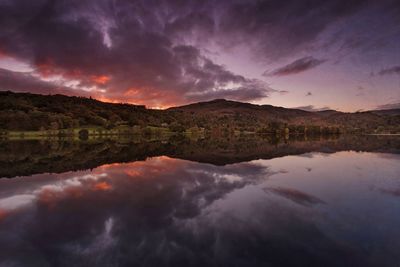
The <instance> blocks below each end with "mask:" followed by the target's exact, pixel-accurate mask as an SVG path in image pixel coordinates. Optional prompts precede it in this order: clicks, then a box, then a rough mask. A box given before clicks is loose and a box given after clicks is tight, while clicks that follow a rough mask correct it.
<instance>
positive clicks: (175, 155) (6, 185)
mask: <svg viewBox="0 0 400 267" xmlns="http://www.w3.org/2000/svg"><path fill="white" fill-rule="evenodd" d="M399 163H400V137H390V136H386V137H381V136H341V137H339V136H334V137H313V138H304V137H296V138H289V139H283V140H279V139H277V138H272V137H255V136H253V137H225V138H207V139H186V138H183V137H182V138H177V137H174V138H171V139H167V140H149V141H143V140H140V141H137V140H130V139H123V140H87V141H68V140H62V141H56V140H47V141H46V140H41V141H6V140H3V141H1V142H0V177H2V178H1V179H0V248H1V249H0V266H41V267H42V266H399V263H400V254H399V251H400V164H399Z"/></svg>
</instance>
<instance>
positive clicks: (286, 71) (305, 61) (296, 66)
mask: <svg viewBox="0 0 400 267" xmlns="http://www.w3.org/2000/svg"><path fill="white" fill-rule="evenodd" d="M325 61H326V60H321V59H315V58H313V57H303V58H300V59H297V60H295V61H293V62H292V63H290V64H288V65H286V66H283V67H281V68H278V69H276V70H273V71H271V72H264V73H263V75H264V76H286V75H292V74H297V73H300V72H304V71H307V70H310V69H313V68H315V67H317V66H318V65H321V64H322V63H324V62H325Z"/></svg>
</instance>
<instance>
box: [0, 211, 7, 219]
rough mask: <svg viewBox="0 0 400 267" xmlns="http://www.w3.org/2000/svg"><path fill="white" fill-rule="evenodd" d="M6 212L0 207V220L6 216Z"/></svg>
mask: <svg viewBox="0 0 400 267" xmlns="http://www.w3.org/2000/svg"><path fill="white" fill-rule="evenodd" d="M7 215H8V213H7V212H6V211H5V210H2V209H0V221H1V220H3V219H4V218H5V217H7Z"/></svg>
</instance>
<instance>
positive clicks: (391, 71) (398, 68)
mask: <svg viewBox="0 0 400 267" xmlns="http://www.w3.org/2000/svg"><path fill="white" fill-rule="evenodd" d="M378 74H379V75H389V74H400V66H394V67H390V68H386V69H383V70H381V71H380V72H378Z"/></svg>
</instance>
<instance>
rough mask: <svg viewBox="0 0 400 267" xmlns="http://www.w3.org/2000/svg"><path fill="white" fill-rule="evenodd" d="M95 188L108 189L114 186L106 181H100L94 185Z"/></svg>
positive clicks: (99, 189) (98, 189) (97, 189)
mask: <svg viewBox="0 0 400 267" xmlns="http://www.w3.org/2000/svg"><path fill="white" fill-rule="evenodd" d="M93 188H94V190H96V191H107V190H110V189H111V188H112V186H111V185H110V184H108V183H106V182H100V183H97V184H95V185H94V187H93Z"/></svg>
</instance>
